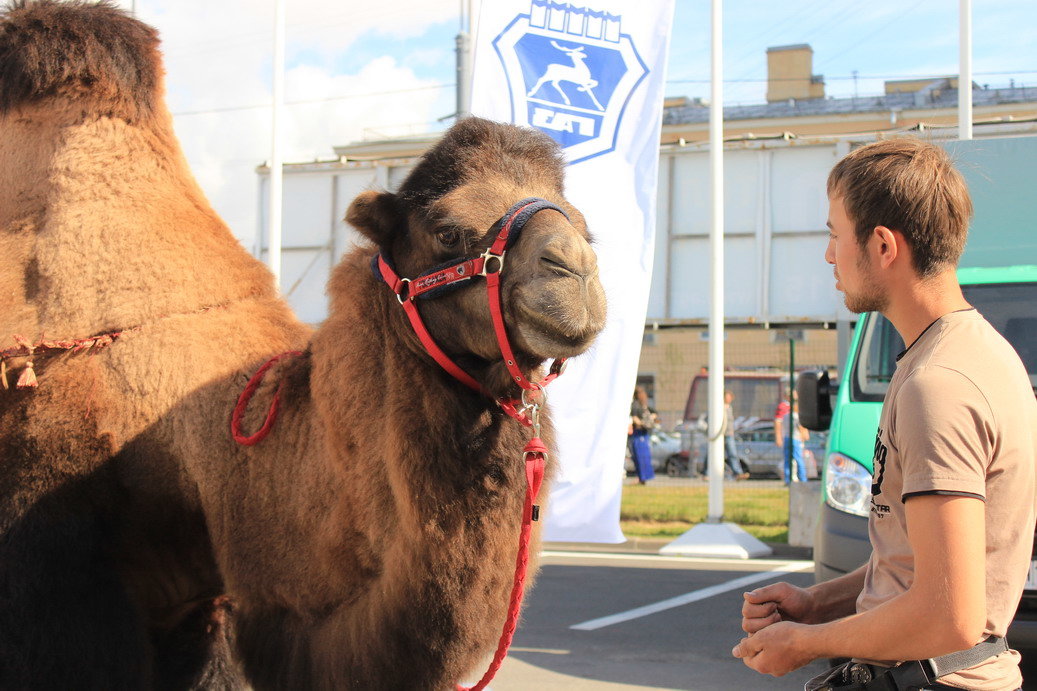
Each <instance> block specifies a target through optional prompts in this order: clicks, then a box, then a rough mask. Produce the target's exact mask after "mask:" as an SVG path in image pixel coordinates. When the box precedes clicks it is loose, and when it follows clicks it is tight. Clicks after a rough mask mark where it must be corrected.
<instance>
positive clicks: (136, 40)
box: [0, 0, 161, 120]
mask: <svg viewBox="0 0 1037 691" xmlns="http://www.w3.org/2000/svg"><path fill="white" fill-rule="evenodd" d="M157 46H158V33H157V32H156V31H155V30H154V29H153V28H151V27H150V26H148V25H146V24H144V23H142V22H139V21H137V20H136V19H134V18H132V17H130V16H129V15H128V14H126V13H125V12H123V11H122V10H120V9H119V8H117V7H115V6H113V5H112V4H110V2H108V1H107V0H105V1H102V2H97V3H94V2H82V1H81V0H76V1H73V2H57V1H56V0H15V2H14V3H13V4H12V5H11V6H10V7H9V8H8V9H7V10H6V11H3V12H0V115H5V114H6V113H8V112H10V111H11V110H12V109H14V108H18V107H20V106H23V105H29V104H32V103H34V102H37V101H41V100H44V99H47V98H51V97H57V98H66V99H69V100H76V101H89V102H92V104H93V107H92V108H90V110H96V111H97V112H98V113H100V114H104V115H111V116H114V117H122V118H126V119H129V120H137V119H139V118H144V117H147V116H148V115H150V114H151V112H152V110H153V108H154V106H155V104H156V102H157V101H158V89H159V79H160V73H161V65H160V60H159V54H158V50H157Z"/></svg>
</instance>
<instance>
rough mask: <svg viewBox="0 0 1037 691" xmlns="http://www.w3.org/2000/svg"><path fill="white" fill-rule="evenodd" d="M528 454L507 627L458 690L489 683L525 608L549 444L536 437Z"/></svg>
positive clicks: (479, 690)
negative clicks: (482, 667)
mask: <svg viewBox="0 0 1037 691" xmlns="http://www.w3.org/2000/svg"><path fill="white" fill-rule="evenodd" d="M523 453H524V454H525V457H526V503H525V506H524V507H523V509H522V531H521V532H520V533H519V549H518V557H517V558H516V560H515V581H514V583H513V584H512V586H511V599H510V600H509V602H508V618H507V619H506V620H505V621H504V630H503V631H502V632H501V635H500V641H498V643H497V652H495V653H494V654H493V661H492V662H490V666H489V668H488V669H487V670H486V673H485V674H483V676H482V679H480V680H479V682H478V683H477V684H476V685H475V686H461V685H460V684H458V685H457V691H482V689H484V688H486V685H487V684H489V683H490V680H491V679H493V677H494V675H496V674H497V670H499V669H500V666H501V665H502V664H503V663H504V658H505V657H506V656H507V654H508V648H509V647H510V646H511V639H512V638H513V637H514V636H515V629H516V628H517V627H518V617H519V610H520V609H521V608H522V595H523V593H524V592H525V586H526V571H527V568H528V566H529V538H530V536H531V535H532V533H533V521H535V520H536V519H537V516H536V513H537V512H538V510H539V507H537V506H535V505H534V504H533V502H534V501H535V500H536V496H537V494H538V493H539V492H540V483H541V482H542V481H543V479H544V465H545V461H546V459H547V447H546V446H544V442H542V441H541V440H540V437H533V438H532V439H530V440H529V443H528V444H526V448H525V449H523Z"/></svg>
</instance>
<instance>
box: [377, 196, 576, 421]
mask: <svg viewBox="0 0 1037 691" xmlns="http://www.w3.org/2000/svg"><path fill="white" fill-rule="evenodd" d="M544 209H553V210H554V211H557V212H558V213H560V214H562V215H563V216H565V217H566V219H568V218H569V215H568V214H566V213H565V211H563V210H562V209H561V208H559V207H558V206H557V205H556V204H553V203H551V202H549V201H547V200H546V199H541V198H539V197H529V198H527V199H523V200H522V201H520V202H518V203H517V204H515V205H514V206H512V207H511V208H510V209H508V211H507V213H505V214H504V216H502V217H501V218H500V220H498V221H497V222H496V223H495V224H494V226H498V225H499V226H500V231H498V233H497V237H496V238H494V241H493V244H491V245H490V247H489V248H488V249H487V250H486V251H485V252H483V253H482V254H480V255H479V256H478V257H474V258H470V259H465V260H463V261H461V262H456V263H455V262H451V263H449V264H447V265H443V266H438V267H435V268H433V269H430V270H428V271H426V272H425V273H423V274H420V275H418V276H416V277H414V278H400V277H399V276H397V274H396V271H395V269H394V268H393V265H392V262H391V260H390V259H389V258H388V257H387V256H386V254H385V253H384V252H379V253H378V254H377V255H375V257H374V259H373V260H372V262H371V268H372V270H373V271H374V274H375V277H376V278H378V279H379V280H381V281H384V282H385V283H386V285H388V286H389V288H390V289H391V290H392V291H393V293H395V294H396V299H397V300H399V302H400V304H401V305H402V306H403V310H404V312H406V314H407V318H408V319H409V320H410V323H411V327H412V328H413V329H414V332H415V333H416V334H417V336H418V339H419V340H420V341H421V343H422V345H423V346H424V347H425V350H426V351H427V352H428V354H429V355H431V356H432V359H433V360H435V361H436V362H437V363H438V364H439V366H440V367H442V368H443V369H445V370H446V371H447V372H449V373H450V374H451V375H452V376H453V377H454V378H455V379H457V380H458V381H460V382H461V383H462V384H464V385H465V386H467V387H468V388H470V389H473V390H475V391H479V392H481V393H486V391H485V390H484V389H483V387H482V385H480V384H479V382H477V381H476V380H475V379H474V378H473V377H472V376H471V375H469V374H468V373H467V372H465V371H464V370H463V369H461V368H460V367H458V366H457V364H456V363H455V362H454V361H453V360H451V359H450V357H449V356H447V354H446V353H444V352H443V351H442V349H441V348H440V347H439V346H438V345H437V344H436V342H435V340H434V339H433V338H432V335H431V334H430V333H429V332H428V329H426V328H425V324H424V322H423V321H422V319H421V315H420V314H419V313H418V307H417V304H416V301H417V300H419V299H421V300H428V299H432V298H436V297H439V296H441V295H445V294H446V293H448V292H451V291H453V290H455V289H457V288H460V287H462V286H464V285H465V284H466V283H467V282H468V281H470V280H472V279H473V278H475V277H476V276H482V277H483V278H485V279H486V292H487V296H488V297H489V305H490V317H491V318H492V320H493V331H494V334H495V335H496V337H497V345H498V346H499V347H500V351H501V355H502V356H503V358H504V365H505V366H506V367H507V369H508V372H509V373H510V374H511V378H512V380H513V381H514V382H515V383H516V384H518V385H519V387H521V388H522V389H523V391H522V398H521V400H518V399H505V398H499V399H497V404H498V405H500V407H501V408H502V409H503V410H504V412H506V413H507V414H508V415H510V416H512V417H513V418H515V419H516V420H518V421H519V422H521V423H522V424H524V425H527V426H536V427H539V421H538V419H537V418H538V416H537V413H538V410H539V404H538V402H537V400H536V399H537V398H538V396H539V395H540V394H541V391H542V389H543V387H545V386H547V384H549V383H550V382H551V381H553V380H554V379H555V378H557V377H558V375H560V374H561V373H562V372H563V371H564V369H565V358H561V359H559V360H555V361H554V362H553V363H552V364H551V369H550V373H549V374H548V375H547V376H546V377H544V379H543V380H541V381H540V382H537V383H532V382H530V381H529V380H528V379H527V378H526V376H525V375H524V374H522V371H521V370H520V369H519V367H518V364H517V362H516V360H515V354H514V351H512V349H511V343H510V341H509V340H508V333H507V330H506V329H505V326H504V311H503V308H502V305H501V295H500V275H501V272H502V271H503V270H504V256H505V254H506V252H507V249H508V248H509V247H511V245H512V244H514V242H515V240H516V239H517V238H518V234H519V233H520V232H521V231H522V228H523V227H524V226H525V225H526V223H527V222H528V221H529V219H531V218H532V217H533V215H534V214H535V213H537V212H538V211H543V210H544ZM527 394H528V398H529V400H527ZM520 406H521V407H520ZM530 411H531V412H532V415H527V414H526V413H527V412H530ZM538 436H539V435H538Z"/></svg>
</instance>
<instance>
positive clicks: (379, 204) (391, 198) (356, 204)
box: [346, 190, 404, 247]
mask: <svg viewBox="0 0 1037 691" xmlns="http://www.w3.org/2000/svg"><path fill="white" fill-rule="evenodd" d="M403 220H404V214H403V210H402V208H401V206H400V202H399V198H398V197H397V196H396V195H395V194H392V193H391V192H375V191H374V190H368V191H366V192H362V193H361V194H359V195H358V196H357V198H356V199H354V200H353V203H352V204H350V205H349V209H348V210H346V223H348V224H349V225H351V226H353V227H354V228H356V229H357V230H359V231H360V232H361V233H363V234H364V235H366V236H367V237H368V238H370V239H371V240H372V241H373V242H374V243H375V244H376V245H378V246H379V247H388V246H389V244H390V243H391V241H392V238H393V236H394V235H395V234H396V229H397V228H398V227H399V225H400V223H402V222H403Z"/></svg>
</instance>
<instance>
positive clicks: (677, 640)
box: [490, 541, 826, 691]
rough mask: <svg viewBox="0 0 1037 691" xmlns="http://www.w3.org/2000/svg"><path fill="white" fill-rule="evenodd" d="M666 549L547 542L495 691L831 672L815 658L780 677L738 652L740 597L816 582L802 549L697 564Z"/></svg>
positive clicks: (702, 690)
mask: <svg viewBox="0 0 1037 691" xmlns="http://www.w3.org/2000/svg"><path fill="white" fill-rule="evenodd" d="M661 544H665V543H653V542H651V541H641V542H640V543H630V544H628V545H626V546H624V547H622V548H620V549H628V550H629V549H634V550H638V551H627V552H619V551H602V552H594V551H589V550H592V549H596V548H595V547H593V546H582V547H581V546H573V545H547V546H546V549H545V552H544V554H543V557H542V560H541V565H542V568H541V571H540V574H539V577H538V578H537V582H536V586H535V587H534V589H533V590H532V591H530V592H529V593H528V594H527V597H526V601H525V607H524V612H523V617H522V621H521V622H520V624H519V629H518V632H517V633H516V635H515V639H514V642H513V644H512V648H511V652H510V653H509V655H508V658H507V659H506V660H505V662H504V665H503V666H502V668H501V669H500V671H499V672H498V673H497V676H496V678H495V679H494V681H493V682H492V683H491V684H490V689H492V691H520V690H521V691H527V690H537V691H540V690H544V691H554V690H559V691H562V690H564V691H618V690H620V689H623V690H631V689H694V690H696V691H708V690H714V689H715V690H717V691H729V690H731V689H788V690H790V691H791V690H792V689H797V690H798V689H802V688H803V682H804V681H805V680H806V679H808V678H810V677H811V676H813V675H815V674H817V673H818V672H820V671H822V670H823V669H824V668H825V667H826V665H824V664H822V663H820V662H818V663H814V664H813V665H811V666H809V667H807V668H804V669H802V670H799V671H798V672H795V673H793V674H790V675H787V676H786V677H783V678H780V679H776V678H773V677H769V676H763V675H759V674H757V673H756V672H754V671H753V670H751V669H749V668H748V667H746V666H745V665H744V664H743V663H742V662H741V660H738V659H736V658H734V657H732V656H731V648H732V647H733V646H734V645H735V644H736V643H737V642H738V640H739V639H740V638H741V637H742V631H741V626H740V622H741V615H740V608H741V602H742V593H743V592H745V591H747V590H751V589H753V588H756V587H759V586H761V585H764V584H766V583H773V582H776V581H778V580H787V581H789V582H791V583H795V584H797V585H801V586H805V585H808V584H810V583H812V582H813V563H812V562H811V561H809V560H808V559H804V558H803V556H804V555H805V554H806V552H805V551H796V550H792V549H786V550H784V552H785V553H784V554H782V553H779V555H778V556H775V557H772V558H769V559H751V560H722V559H691V558H686V557H661V556H659V555H658V554H657V551H658V547H659V546H661ZM600 548H601V547H600V546H599V547H598V548H597V549H600ZM605 549H608V548H605ZM611 549H613V550H615V549H616V548H611Z"/></svg>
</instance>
